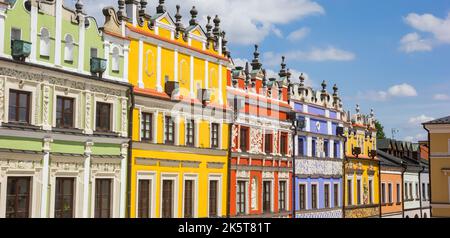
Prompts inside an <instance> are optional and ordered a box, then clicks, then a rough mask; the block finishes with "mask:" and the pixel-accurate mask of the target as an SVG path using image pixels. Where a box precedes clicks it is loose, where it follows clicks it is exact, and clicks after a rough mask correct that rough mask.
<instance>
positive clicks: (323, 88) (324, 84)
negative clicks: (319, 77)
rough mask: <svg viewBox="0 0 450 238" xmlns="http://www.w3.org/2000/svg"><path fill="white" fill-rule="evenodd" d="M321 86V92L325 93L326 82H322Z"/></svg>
mask: <svg viewBox="0 0 450 238" xmlns="http://www.w3.org/2000/svg"><path fill="white" fill-rule="evenodd" d="M321 85H322V92H326V91H327V82H326V81H325V80H324V81H323V82H322V84H321Z"/></svg>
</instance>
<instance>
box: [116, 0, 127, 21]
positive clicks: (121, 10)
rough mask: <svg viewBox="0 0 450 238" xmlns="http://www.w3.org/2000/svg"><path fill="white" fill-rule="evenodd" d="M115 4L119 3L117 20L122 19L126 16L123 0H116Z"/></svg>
mask: <svg viewBox="0 0 450 238" xmlns="http://www.w3.org/2000/svg"><path fill="white" fill-rule="evenodd" d="M117 4H118V5H119V11H117V16H118V18H119V20H120V21H121V20H123V19H124V18H125V17H126V13H125V0H118V1H117Z"/></svg>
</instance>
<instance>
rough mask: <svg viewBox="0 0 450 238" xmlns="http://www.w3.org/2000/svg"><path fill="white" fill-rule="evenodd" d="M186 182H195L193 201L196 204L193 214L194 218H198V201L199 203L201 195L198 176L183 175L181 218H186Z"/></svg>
mask: <svg viewBox="0 0 450 238" xmlns="http://www.w3.org/2000/svg"><path fill="white" fill-rule="evenodd" d="M186 180H191V181H194V191H193V193H194V194H193V201H194V204H193V206H192V208H193V210H194V214H193V218H198V201H199V199H198V198H199V196H198V195H199V194H198V187H199V183H198V174H184V175H183V198H182V202H181V217H182V218H184V198H185V189H184V185H185V184H186V183H185V182H186Z"/></svg>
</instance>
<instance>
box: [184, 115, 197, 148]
mask: <svg viewBox="0 0 450 238" xmlns="http://www.w3.org/2000/svg"><path fill="white" fill-rule="evenodd" d="M195 130H196V128H195V120H193V119H189V120H186V146H189V147H194V146H195ZM190 140H192V142H191V141H190Z"/></svg>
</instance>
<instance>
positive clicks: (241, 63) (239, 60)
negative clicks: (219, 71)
mask: <svg viewBox="0 0 450 238" xmlns="http://www.w3.org/2000/svg"><path fill="white" fill-rule="evenodd" d="M233 62H234V65H235V66H241V67H245V64H246V63H247V62H250V61H249V60H248V59H243V58H235V59H233Z"/></svg>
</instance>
